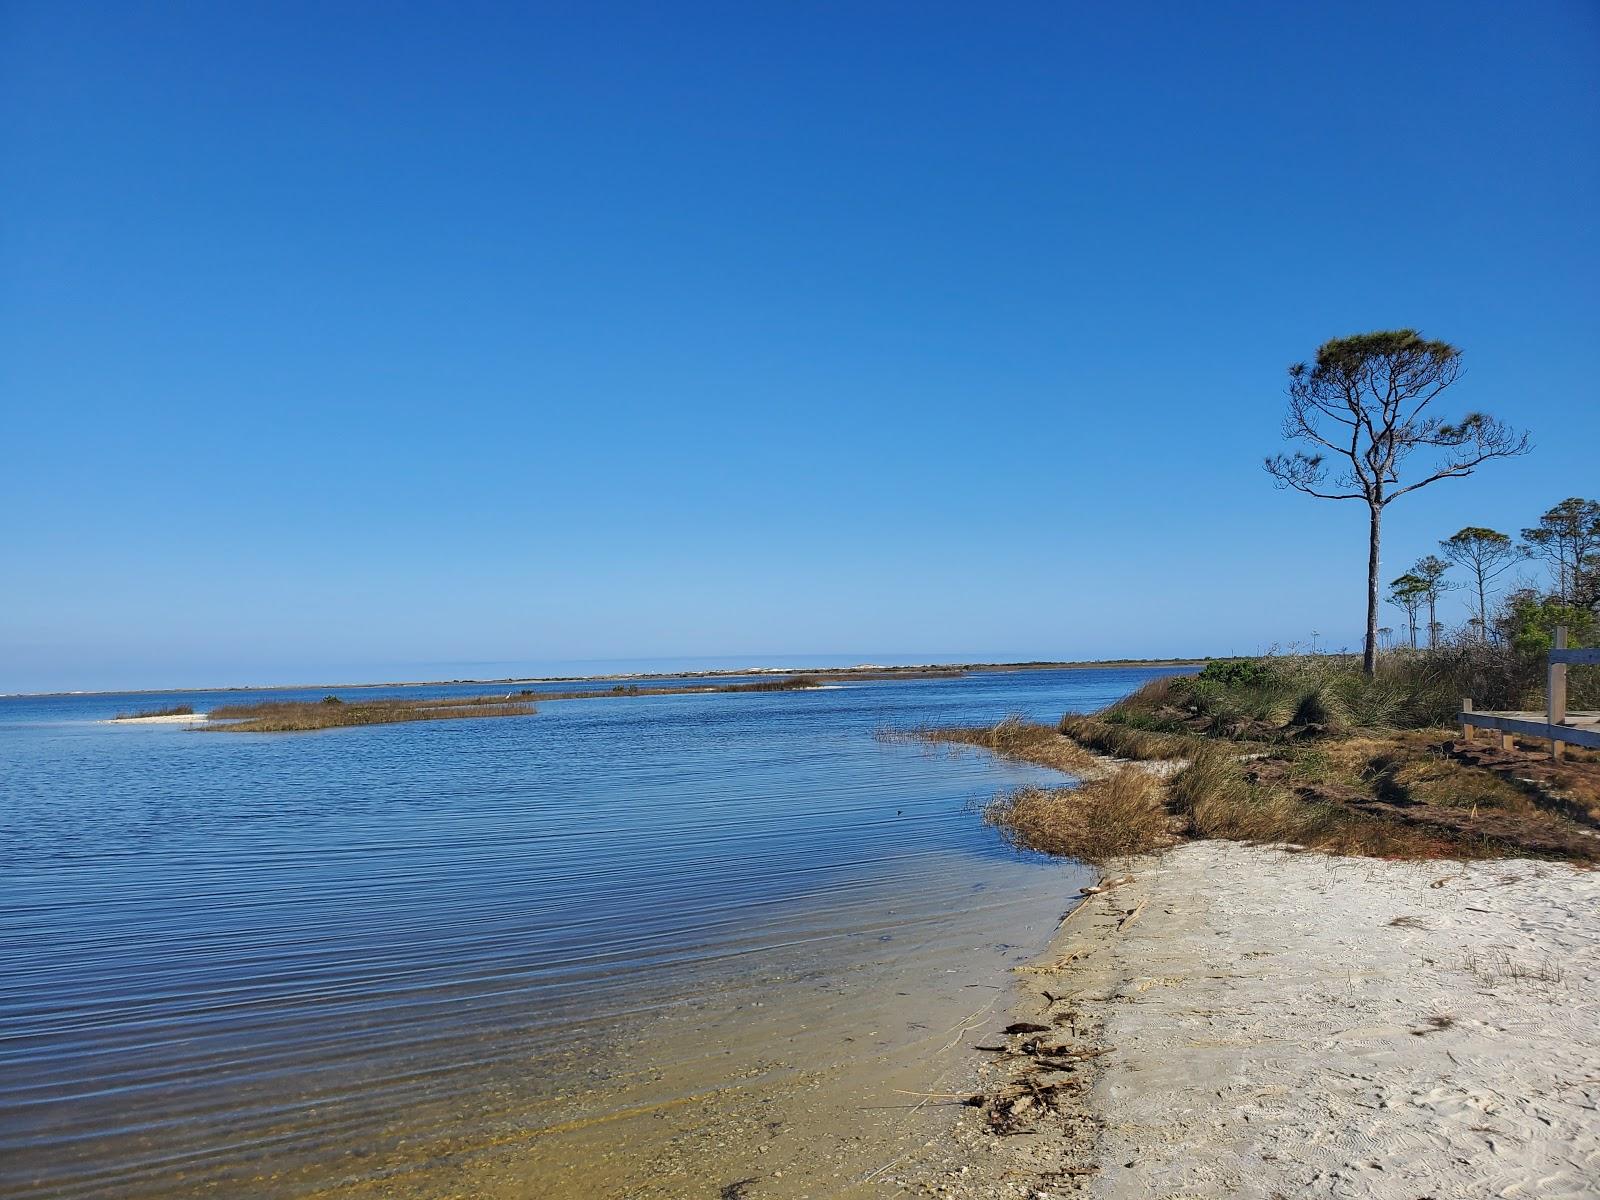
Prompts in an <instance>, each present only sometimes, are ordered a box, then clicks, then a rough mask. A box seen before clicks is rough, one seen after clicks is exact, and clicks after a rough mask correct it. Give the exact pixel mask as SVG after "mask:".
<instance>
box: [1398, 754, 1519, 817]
mask: <svg viewBox="0 0 1600 1200" xmlns="http://www.w3.org/2000/svg"><path fill="white" fill-rule="evenodd" d="M1383 786H1384V787H1385V788H1387V789H1388V790H1390V791H1391V793H1393V794H1395V795H1397V796H1398V797H1401V798H1404V799H1406V800H1410V801H1414V802H1418V803H1422V804H1444V805H1450V806H1452V807H1455V808H1474V809H1475V808H1496V809H1504V810H1506V811H1508V812H1520V813H1531V812H1535V811H1537V809H1538V806H1537V805H1535V804H1534V802H1533V800H1532V799H1531V798H1530V797H1529V795H1528V793H1527V792H1525V791H1524V790H1523V789H1521V788H1519V787H1517V786H1516V785H1515V784H1514V783H1510V782H1508V781H1507V780H1504V779H1501V778H1500V777H1499V776H1498V775H1495V774H1493V773H1492V772H1489V771H1485V770H1483V769H1482V768H1480V767H1470V766H1467V765H1466V764H1465V763H1459V762H1456V761H1455V760H1453V759H1449V758H1444V757H1442V756H1441V755H1437V754H1431V755H1427V756H1425V757H1421V758H1413V759H1410V760H1406V761H1401V762H1398V763H1395V764H1394V766H1393V767H1392V768H1390V769H1389V770H1388V771H1387V772H1386V773H1385V775H1384V776H1383Z"/></svg>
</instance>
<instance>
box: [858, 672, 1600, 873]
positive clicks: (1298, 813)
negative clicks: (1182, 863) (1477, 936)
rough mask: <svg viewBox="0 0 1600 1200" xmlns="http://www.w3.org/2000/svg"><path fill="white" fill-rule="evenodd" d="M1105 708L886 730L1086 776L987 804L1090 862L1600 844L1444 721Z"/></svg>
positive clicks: (1047, 846)
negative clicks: (1294, 725)
mask: <svg viewBox="0 0 1600 1200" xmlns="http://www.w3.org/2000/svg"><path fill="white" fill-rule="evenodd" d="M1126 703H1127V702H1124V704H1126ZM1110 715H1111V714H1110V713H1109V712H1108V713H1102V714H1099V715H1096V716H1092V717H1083V716H1068V717H1066V718H1064V719H1063V720H1062V722H1061V726H1060V730H1061V731H1058V730H1055V729H1051V728H1050V727H1049V726H1046V725H1040V724H1037V723H1030V722H1027V721H1022V720H1019V719H1017V718H1011V719H1009V720H1006V721H1002V722H1000V723H999V724H998V725H993V726H969V727H957V728H950V729H919V730H909V731H893V730H890V731H883V732H881V733H880V735H879V736H880V737H882V738H884V739H885V740H894V741H921V742H927V743H946V744H950V745H956V746H973V747H978V748H981V749H984V750H988V751H990V752H992V753H995V754H998V755H1003V756H1005V757H1008V758H1013V759H1018V760H1021V761H1024V762H1030V763H1035V764H1038V765H1041V766H1047V767H1053V768H1055V769H1057V770H1060V771H1064V772H1067V773H1069V774H1072V775H1076V776H1078V777H1079V779H1081V780H1082V781H1083V782H1082V783H1081V784H1080V786H1078V787H1075V788H1071V787H1063V788H1024V789H1021V790H1020V791H1015V792H1010V793H1007V794H1004V795H1001V796H997V797H995V798H994V799H993V800H991V801H990V802H989V804H988V805H987V806H986V808H985V810H984V816H985V819H986V820H987V821H988V822H989V823H990V824H991V825H994V826H995V827H996V828H997V829H999V830H1000V832H1001V834H1002V835H1003V836H1004V837H1005V838H1006V839H1007V840H1008V841H1010V842H1011V843H1012V844H1013V845H1016V846H1019V847H1024V848H1027V849H1032V850H1038V851H1042V852H1044V853H1048V854H1058V855H1063V856H1066V857H1071V858H1076V859H1080V860H1082V861H1085V862H1103V861H1105V860H1106V859H1107V858H1115V857H1119V856H1121V855H1125V854H1137V853H1145V852H1147V851H1151V850H1156V849H1159V848H1161V847H1162V846H1164V845H1167V844H1170V843H1171V842H1172V841H1174V840H1176V839H1177V838H1180V837H1191V838H1220V839H1227V840H1232V841H1244V842H1255V843H1261V844H1270V845H1284V846H1293V847H1297V848H1301V849H1306V850H1317V851H1323V852H1326V853H1332V854H1347V855H1360V856H1368V857H1379V858H1409V859H1477V858H1486V857H1505V856H1532V857H1545V858H1561V859H1567V860H1570V861H1585V862H1587V861H1594V860H1596V859H1597V858H1600V846H1597V845H1594V844H1592V843H1593V839H1592V838H1586V837H1585V836H1584V835H1583V833H1582V832H1581V831H1579V830H1578V829H1577V827H1576V826H1574V825H1573V824H1572V823H1571V822H1570V821H1567V820H1565V819H1563V818H1562V817H1561V816H1560V815H1559V813H1558V812H1552V811H1549V810H1547V809H1545V808H1542V807H1541V806H1540V805H1538V804H1536V803H1535V802H1534V801H1533V799H1532V798H1531V797H1530V795H1529V793H1528V791H1527V790H1526V789H1524V788H1522V787H1520V786H1519V785H1518V784H1517V783H1515V782H1513V781H1508V780H1506V779H1504V778H1501V777H1500V776H1497V775H1496V774H1494V773H1493V772H1491V771H1487V770H1484V769H1482V768H1480V767H1475V766H1471V765H1468V764H1465V763H1461V762H1458V761H1455V760H1452V759H1451V758H1449V757H1448V755H1447V754H1446V753H1445V752H1444V751H1443V750H1442V749H1441V741H1440V737H1439V733H1440V732H1444V733H1446V734H1447V732H1448V731H1426V730H1420V731H1400V732H1390V733H1377V732H1366V733H1360V734H1348V735H1342V736H1323V737H1318V738H1316V739H1313V740H1310V741H1304V740H1286V741H1281V742H1276V743H1273V742H1267V743H1261V742H1251V743H1244V742H1241V741H1239V740H1235V739H1233V738H1228V737H1223V736H1216V735H1211V736H1206V735H1201V734H1197V733H1175V732H1160V731H1152V730H1147V729H1141V728H1138V727H1137V726H1133V725H1127V724H1121V723H1118V722H1116V721H1113V720H1111V719H1109V718H1110ZM1063 731H1064V732H1063ZM1106 755H1111V756H1114V757H1110V758H1108V757H1106Z"/></svg>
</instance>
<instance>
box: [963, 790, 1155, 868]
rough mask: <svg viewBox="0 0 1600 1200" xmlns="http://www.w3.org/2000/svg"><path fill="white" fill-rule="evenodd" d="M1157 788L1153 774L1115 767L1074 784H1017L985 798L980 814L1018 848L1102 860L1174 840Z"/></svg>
mask: <svg viewBox="0 0 1600 1200" xmlns="http://www.w3.org/2000/svg"><path fill="white" fill-rule="evenodd" d="M1161 792H1162V788H1161V783H1160V781H1159V780H1157V779H1156V778H1155V777H1153V776H1151V775H1148V774H1145V773H1144V772H1141V771H1119V772H1117V773H1116V774H1113V775H1103V776H1100V777H1097V778H1094V779H1088V780H1085V781H1084V782H1083V783H1082V784H1080V785H1079V786H1078V787H1075V788H1022V789H1020V790H1018V791H1015V792H1010V793H1008V794H1006V795H1004V796H999V797H997V798H996V799H994V800H993V801H991V802H990V803H989V805H988V806H987V807H986V808H985V809H984V813H983V816H984V820H986V821H988V822H989V824H991V825H993V826H995V828H997V829H998V830H999V831H1000V833H1001V835H1002V836H1003V837H1004V838H1005V839H1006V840H1007V841H1008V842H1010V843H1011V844H1012V845H1014V846H1017V847H1018V848H1020V849H1026V850H1037V851H1041V852H1043V853H1045V854H1059V855H1061V856H1063V857H1067V858H1076V859H1081V860H1083V861H1084V862H1104V861H1106V860H1107V859H1110V858H1120V857H1122V856H1123V855H1128V854H1146V853H1149V852H1150V851H1151V850H1155V849H1158V848H1159V847H1161V846H1165V845H1170V844H1171V843H1172V842H1173V841H1175V840H1176V839H1175V838H1174V837H1173V835H1172V831H1171V821H1170V820H1169V818H1168V815H1167V810H1166V807H1165V805H1164V804H1163V802H1162V795H1161Z"/></svg>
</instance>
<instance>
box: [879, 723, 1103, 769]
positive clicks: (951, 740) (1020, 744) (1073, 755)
mask: <svg viewBox="0 0 1600 1200" xmlns="http://www.w3.org/2000/svg"><path fill="white" fill-rule="evenodd" d="M877 736H878V740H879V741H884V742H927V743H935V744H940V743H942V744H945V745H954V746H975V747H977V748H978V749H980V750H987V751H989V752H990V753H991V754H998V755H1000V756H1001V757H1002V758H1011V759H1016V760H1017V761H1019V762H1027V763H1033V764H1035V765H1036V766H1041V767H1052V768H1054V769H1055V770H1057V771H1062V772H1064V773H1066V774H1068V775H1084V774H1093V773H1097V772H1099V771H1100V763H1099V762H1098V760H1096V758H1095V757H1094V755H1092V754H1090V753H1089V752H1088V751H1087V750H1085V749H1084V748H1083V747H1082V746H1079V745H1077V744H1076V743H1074V742H1072V741H1069V740H1068V739H1067V738H1064V737H1062V736H1061V735H1060V734H1059V733H1057V732H1056V731H1055V730H1054V729H1051V728H1050V727H1049V726H1048V725H1039V724H1036V723H1034V722H1031V721H1025V720H1023V719H1022V718H1021V717H1007V718H1006V719H1005V720H1003V721H1001V722H999V723H998V724H995V725H963V726H956V727H953V728H946V729H880V730H879V731H878V734H877Z"/></svg>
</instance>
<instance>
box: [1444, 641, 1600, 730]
mask: <svg viewBox="0 0 1600 1200" xmlns="http://www.w3.org/2000/svg"><path fill="white" fill-rule="evenodd" d="M1579 664H1584V665H1595V664H1600V650H1569V649H1568V648H1567V627H1566V626H1565V625H1562V626H1559V627H1558V628H1557V629H1556V638H1555V646H1554V647H1553V648H1552V649H1551V651H1550V668H1549V671H1550V673H1549V679H1548V681H1547V683H1548V686H1547V687H1546V690H1545V695H1546V697H1547V698H1548V704H1547V707H1546V711H1545V712H1543V713H1536V712H1477V711H1475V710H1474V709H1473V707H1472V698H1471V697H1470V696H1468V697H1466V698H1464V699H1463V700H1462V701H1461V737H1462V739H1463V740H1464V741H1469V742H1470V741H1471V740H1472V737H1473V734H1474V733H1475V732H1476V731H1477V730H1479V729H1489V730H1495V731H1498V733H1499V734H1500V744H1501V745H1502V746H1504V747H1505V748H1506V749H1507V750H1509V749H1511V746H1512V738H1513V737H1514V736H1515V735H1516V734H1519V733H1520V734H1521V735H1522V736H1523V737H1534V738H1542V739H1544V740H1545V741H1547V742H1549V743H1550V755H1551V757H1552V758H1560V757H1561V747H1562V745H1563V744H1567V745H1572V746H1587V747H1589V748H1591V749H1594V750H1600V713H1573V712H1568V711H1567V667H1568V666H1577V665H1579Z"/></svg>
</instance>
